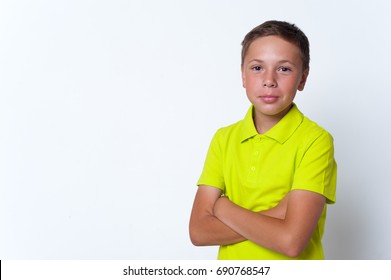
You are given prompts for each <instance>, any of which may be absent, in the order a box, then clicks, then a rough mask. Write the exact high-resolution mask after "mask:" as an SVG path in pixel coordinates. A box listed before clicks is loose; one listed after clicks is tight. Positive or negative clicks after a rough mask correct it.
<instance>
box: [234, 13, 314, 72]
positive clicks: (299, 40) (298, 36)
mask: <svg viewBox="0 0 391 280" xmlns="http://www.w3.org/2000/svg"><path fill="white" fill-rule="evenodd" d="M272 35H274V36H278V37H280V38H282V39H284V40H286V41H288V42H290V43H292V44H294V45H295V46H297V47H298V48H299V50H300V52H301V58H302V61H303V69H302V70H303V71H304V70H307V69H308V68H309V63H310V47H309V41H308V38H307V36H306V35H305V34H304V33H303V31H301V30H300V29H299V28H298V27H297V26H296V25H294V24H291V23H288V22H284V21H276V20H271V21H266V22H264V23H262V24H261V25H259V26H257V27H255V28H254V29H253V30H251V31H250V32H249V33H247V35H246V36H245V37H244V39H243V42H242V61H241V64H242V66H243V63H244V59H245V57H246V54H247V51H248V49H249V47H250V45H251V43H252V42H254V41H255V40H256V39H258V38H261V37H266V36H272Z"/></svg>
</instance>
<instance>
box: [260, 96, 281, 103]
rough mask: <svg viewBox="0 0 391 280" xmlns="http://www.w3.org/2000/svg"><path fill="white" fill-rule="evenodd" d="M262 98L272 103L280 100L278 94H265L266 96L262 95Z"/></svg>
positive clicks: (265, 101)
mask: <svg viewBox="0 0 391 280" xmlns="http://www.w3.org/2000/svg"><path fill="white" fill-rule="evenodd" d="M260 99H261V100H262V101H263V102H264V103H267V104H271V103H274V102H276V101H277V100H278V96H275V95H264V96H260Z"/></svg>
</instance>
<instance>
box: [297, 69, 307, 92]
mask: <svg viewBox="0 0 391 280" xmlns="http://www.w3.org/2000/svg"><path fill="white" fill-rule="evenodd" d="M309 73H310V68H307V69H306V70H304V72H303V74H302V76H301V80H300V83H299V86H298V87H297V90H299V91H302V90H303V89H304V86H305V83H306V82H307V78H308V74H309Z"/></svg>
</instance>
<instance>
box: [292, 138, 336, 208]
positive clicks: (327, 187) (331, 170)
mask: <svg viewBox="0 0 391 280" xmlns="http://www.w3.org/2000/svg"><path fill="white" fill-rule="evenodd" d="M333 142H334V141H333V138H332V136H331V135H330V134H329V133H328V132H326V131H322V133H320V135H318V136H317V137H314V138H313V140H311V141H310V142H308V143H307V144H306V147H305V148H304V152H303V153H302V157H301V159H300V162H299V164H298V166H297V167H296V170H295V175H294V180H293V185H292V189H302V190H309V191H314V192H316V193H320V194H322V195H324V196H325V197H326V202H327V203H329V204H333V203H335V200H336V178H337V164H336V162H335V159H334V143H333Z"/></svg>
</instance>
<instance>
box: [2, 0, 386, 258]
mask: <svg viewBox="0 0 391 280" xmlns="http://www.w3.org/2000/svg"><path fill="white" fill-rule="evenodd" d="M390 12H391V2H390V1H340V0H329V1H304V0H301V1H299V0H296V1H289V0H287V1H206V0H197V1H180V0H175V1H174V0H173V1H158V0H155V1H126V0H110V1H108V0H107V1H96V0H95V1H93V0H69V1H50V0H35V1H28V0H21V1H2V0H0V207H1V208H0V210H1V211H0V258H1V259H215V258H216V252H217V248H216V247H201V248H197V247H194V246H192V245H191V243H190V241H189V237H188V219H189V215H190V210H191V206H192V201H193V197H194V194H195V191H196V186H195V183H196V181H197V179H198V176H199V175H200V172H201V169H202V166H203V161H204V159H205V155H206V151H207V148H208V145H209V141H210V140H211V137H212V135H213V134H214V132H215V130H216V129H217V128H219V127H221V126H225V125H228V124H230V123H232V122H235V121H237V120H239V119H241V118H243V116H244V115H245V113H246V111H247V108H248V106H249V102H248V101H247V99H246V97H245V94H244V90H243V89H242V87H241V81H240V42H241V40H242V39H243V37H244V35H245V34H246V33H247V32H248V31H249V30H250V29H252V28H253V27H254V26H256V25H258V24H260V23H262V22H263V21H265V20H269V19H278V20H286V21H290V22H293V23H296V24H297V25H298V26H299V27H300V28H301V29H302V30H303V31H304V32H305V33H306V34H307V36H308V37H309V39H310V42H311V72H310V76H309V80H308V83H307V86H306V89H305V90H304V92H302V93H300V94H299V95H298V97H297V99H296V103H297V104H298V106H299V108H300V109H301V110H302V111H303V112H304V113H305V114H306V115H307V116H308V117H310V118H311V119H313V120H315V121H316V122H318V123H319V124H320V125H322V126H323V127H325V128H326V129H327V130H329V131H330V132H331V133H332V134H333V136H334V138H335V148H336V159H337V161H338V164H339V176H338V191H337V203H336V204H335V205H332V206H330V207H329V212H328V220H327V225H326V233H325V238H324V245H325V251H326V258H328V259H391V251H390V248H391V241H390V236H391V225H390V220H391V206H390V205H391V204H390V202H389V198H390V194H391V190H390V180H389V176H390V173H391V168H390V157H391V153H390V150H391V149H390V147H389V145H390V144H389V143H390V141H391V136H390V132H389V130H390V121H389V120H390V119H391V111H390V110H389V106H390V101H391V97H390V90H389V81H390V75H389V71H388V68H389V67H390V65H391V55H390V50H391V40H390V35H391V34H390V26H391V19H390V17H389V15H390Z"/></svg>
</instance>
